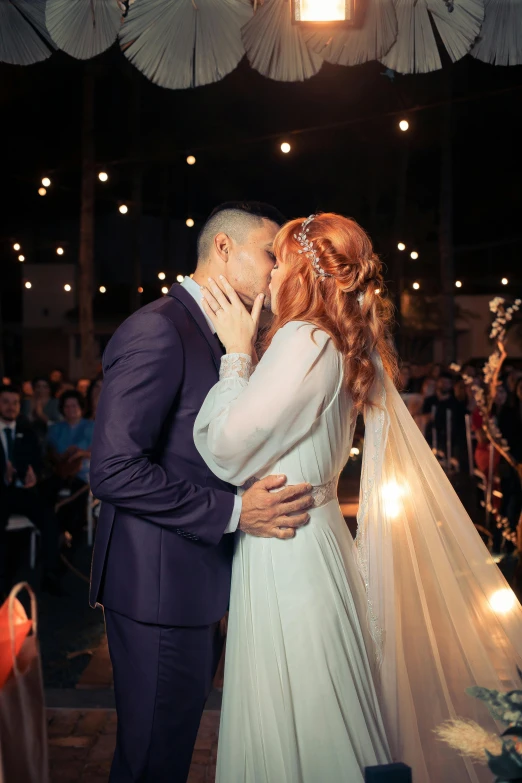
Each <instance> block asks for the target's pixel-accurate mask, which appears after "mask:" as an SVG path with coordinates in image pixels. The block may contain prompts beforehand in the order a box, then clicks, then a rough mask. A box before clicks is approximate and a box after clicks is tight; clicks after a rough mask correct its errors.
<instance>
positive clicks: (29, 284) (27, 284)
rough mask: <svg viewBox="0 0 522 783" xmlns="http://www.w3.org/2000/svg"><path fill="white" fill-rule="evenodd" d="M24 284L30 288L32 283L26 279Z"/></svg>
mask: <svg viewBox="0 0 522 783" xmlns="http://www.w3.org/2000/svg"><path fill="white" fill-rule="evenodd" d="M24 285H25V287H26V288H27V289H29V288H32V287H33V284H32V283H30V282H29V280H27V282H26V283H25V284H24Z"/></svg>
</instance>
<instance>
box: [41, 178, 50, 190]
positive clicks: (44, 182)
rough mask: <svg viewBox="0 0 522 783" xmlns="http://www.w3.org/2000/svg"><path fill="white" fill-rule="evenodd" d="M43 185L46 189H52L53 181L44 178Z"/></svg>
mask: <svg viewBox="0 0 522 783" xmlns="http://www.w3.org/2000/svg"><path fill="white" fill-rule="evenodd" d="M42 185H43V186H44V188H50V187H51V180H50V179H49V177H44V178H43V180H42Z"/></svg>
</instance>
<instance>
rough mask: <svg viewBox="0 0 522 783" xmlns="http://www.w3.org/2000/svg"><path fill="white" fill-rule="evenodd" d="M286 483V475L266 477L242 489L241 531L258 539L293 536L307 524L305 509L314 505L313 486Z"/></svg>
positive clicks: (307, 517)
mask: <svg viewBox="0 0 522 783" xmlns="http://www.w3.org/2000/svg"><path fill="white" fill-rule="evenodd" d="M285 484H286V476H267V478H264V479H261V481H257V482H256V483H255V484H253V485H252V486H251V487H250V489H248V490H247V491H246V492H245V494H244V495H243V497H242V501H243V508H242V511H241V519H240V520H239V529H240V530H242V531H243V533H248V534H249V535H251V536H258V537H259V538H294V536H295V534H296V530H297V528H299V527H302V526H303V525H306V524H307V523H308V521H309V519H310V516H309V514H307V513H306V510H307V509H309V508H311V507H312V506H313V498H312V495H311V489H312V486H311V485H310V484H295V485H294V486H291V487H285ZM281 487H283V489H281ZM272 490H278V491H277V492H273V491H272Z"/></svg>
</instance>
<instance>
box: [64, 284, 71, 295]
mask: <svg viewBox="0 0 522 783" xmlns="http://www.w3.org/2000/svg"><path fill="white" fill-rule="evenodd" d="M63 290H64V291H67V293H69V291H72V288H71V286H70V285H69V283H66V284H65V285H64V287H63Z"/></svg>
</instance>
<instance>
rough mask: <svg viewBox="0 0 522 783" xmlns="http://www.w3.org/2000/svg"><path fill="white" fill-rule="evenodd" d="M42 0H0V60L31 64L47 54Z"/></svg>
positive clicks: (50, 48) (50, 46)
mask: <svg viewBox="0 0 522 783" xmlns="http://www.w3.org/2000/svg"><path fill="white" fill-rule="evenodd" d="M53 49H54V44H53V42H52V41H51V38H50V36H49V33H48V32H47V29H46V27H45V0H9V1H8V2H7V1H6V0H0V62H4V63H10V64H11V65H33V63H38V62H42V60H46V59H47V58H48V57H50V56H51V54H52V51H53Z"/></svg>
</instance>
